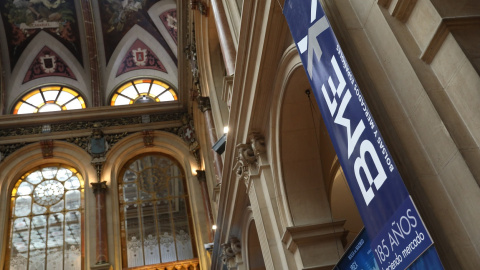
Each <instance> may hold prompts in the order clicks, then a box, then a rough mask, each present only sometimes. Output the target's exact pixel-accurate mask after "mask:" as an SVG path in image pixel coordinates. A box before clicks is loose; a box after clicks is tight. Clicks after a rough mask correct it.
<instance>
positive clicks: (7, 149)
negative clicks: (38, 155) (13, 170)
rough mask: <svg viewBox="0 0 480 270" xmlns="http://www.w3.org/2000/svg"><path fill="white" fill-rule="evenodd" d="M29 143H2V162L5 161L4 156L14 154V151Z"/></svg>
mask: <svg viewBox="0 0 480 270" xmlns="http://www.w3.org/2000/svg"><path fill="white" fill-rule="evenodd" d="M25 145H27V144H26V143H24V142H22V143H13V144H6V145H0V162H1V161H3V159H4V158H6V157H7V156H9V155H10V154H12V153H13V152H15V151H17V150H18V149H20V148H22V147H24V146H25Z"/></svg>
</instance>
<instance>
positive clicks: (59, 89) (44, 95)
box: [13, 86, 85, 114]
mask: <svg viewBox="0 0 480 270" xmlns="http://www.w3.org/2000/svg"><path fill="white" fill-rule="evenodd" d="M83 108H85V101H84V100H83V98H82V97H81V96H80V94H79V93H77V92H76V91H74V90H72V89H70V88H68V87H64V86H45V87H40V88H37V89H35V90H33V91H30V92H28V93H27V94H26V95H24V96H23V97H22V98H21V99H20V100H19V101H18V102H17V104H16V105H15V108H14V109H13V114H27V113H42V112H56V111H66V110H76V109H83Z"/></svg>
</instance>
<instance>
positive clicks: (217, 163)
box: [197, 96, 223, 183]
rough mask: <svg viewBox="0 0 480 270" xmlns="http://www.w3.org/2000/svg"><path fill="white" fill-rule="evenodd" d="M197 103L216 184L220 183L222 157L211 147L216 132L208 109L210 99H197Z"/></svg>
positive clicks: (210, 111)
mask: <svg viewBox="0 0 480 270" xmlns="http://www.w3.org/2000/svg"><path fill="white" fill-rule="evenodd" d="M197 103H198V107H199V108H200V110H201V111H202V112H203V115H204V116H205V124H206V127H207V133H208V140H209V143H210V145H209V148H210V149H211V150H210V151H212V153H213V162H214V164H213V166H214V167H215V175H216V178H217V183H220V182H221V181H222V172H223V161H222V157H221V156H220V155H219V154H217V153H216V152H215V151H213V149H212V147H213V145H215V143H216V142H217V140H218V138H217V132H216V129H215V122H213V115H212V108H211V107H210V99H209V98H208V97H201V96H199V97H197Z"/></svg>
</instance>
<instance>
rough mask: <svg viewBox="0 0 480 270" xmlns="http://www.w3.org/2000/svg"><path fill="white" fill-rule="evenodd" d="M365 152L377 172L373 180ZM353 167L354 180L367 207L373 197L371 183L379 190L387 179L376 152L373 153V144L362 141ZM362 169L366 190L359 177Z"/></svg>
mask: <svg viewBox="0 0 480 270" xmlns="http://www.w3.org/2000/svg"><path fill="white" fill-rule="evenodd" d="M367 152H368V153H370V155H371V156H372V159H373V163H374V164H375V168H376V169H377V171H378V174H377V176H376V177H375V179H373V178H372V173H371V172H370V169H369V168H368V165H367V163H366V162H365V153H367ZM353 167H354V171H355V178H356V179H357V183H358V186H359V187H360V190H361V192H362V195H363V198H364V199H365V203H366V204H367V205H369V204H370V202H371V201H372V199H373V197H374V196H375V195H374V194H373V190H372V183H373V184H375V188H376V189H377V190H379V189H380V187H381V186H382V185H383V183H384V182H385V180H386V179H387V175H386V174H385V170H384V169H383V166H382V163H381V162H380V159H379V158H378V155H377V152H376V151H375V148H374V147H373V144H372V143H371V142H370V141H368V140H364V141H363V142H362V144H361V145H360V157H358V158H357V159H356V160H355V164H354V165H353ZM362 168H363V171H364V172H365V175H366V176H367V180H368V183H369V184H370V186H369V187H368V189H366V188H365V185H364V184H363V181H362V176H361V175H360V169H362Z"/></svg>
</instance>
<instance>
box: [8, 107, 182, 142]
mask: <svg viewBox="0 0 480 270" xmlns="http://www.w3.org/2000/svg"><path fill="white" fill-rule="evenodd" d="M184 115H185V113H184V112H173V113H159V114H151V115H149V116H150V123H155V122H157V123H158V122H166V121H175V120H177V121H178V120H181V119H182V118H183V117H184ZM142 123H143V122H142V116H141V115H138V116H130V117H120V118H109V119H99V120H92V121H70V122H61V123H53V124H49V125H50V132H51V133H54V132H62V131H73V130H82V129H93V128H96V127H98V126H101V127H102V128H108V127H121V126H128V125H135V124H142ZM42 129H43V124H39V125H36V126H33V125H32V126H28V127H14V128H3V129H0V137H9V136H23V135H35V134H41V133H42Z"/></svg>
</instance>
